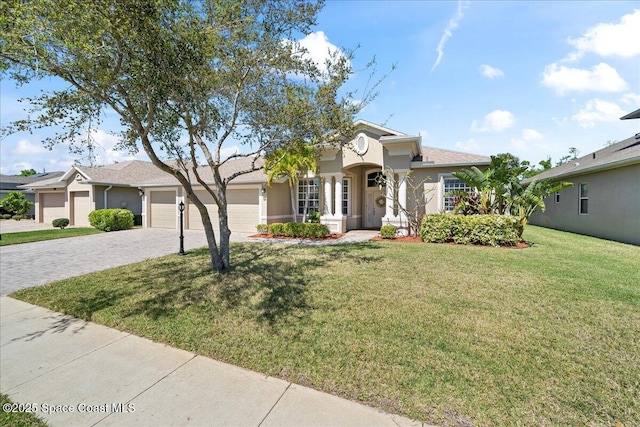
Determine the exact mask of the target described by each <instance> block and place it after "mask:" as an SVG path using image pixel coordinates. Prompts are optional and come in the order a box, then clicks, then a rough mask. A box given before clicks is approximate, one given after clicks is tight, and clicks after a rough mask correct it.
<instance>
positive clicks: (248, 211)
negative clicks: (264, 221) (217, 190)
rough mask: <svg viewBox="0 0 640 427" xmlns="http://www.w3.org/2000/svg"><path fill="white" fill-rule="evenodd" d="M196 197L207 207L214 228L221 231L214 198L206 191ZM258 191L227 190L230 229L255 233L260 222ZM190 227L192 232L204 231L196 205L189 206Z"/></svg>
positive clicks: (200, 192) (197, 192)
mask: <svg viewBox="0 0 640 427" xmlns="http://www.w3.org/2000/svg"><path fill="white" fill-rule="evenodd" d="M196 195H197V196H198V197H199V198H200V200H202V201H203V202H204V203H205V204H206V205H207V210H208V211H209V217H210V218H211V222H212V223H213V228H214V230H216V231H219V228H220V227H219V226H218V207H217V206H216V204H215V202H214V201H213V197H211V196H210V195H209V193H207V192H206V191H196ZM258 209H259V208H258V189H251V190H227V215H228V217H229V229H230V230H231V231H237V232H241V233H253V232H255V231H256V224H258V222H259V210H258ZM188 227H189V228H191V229H192V230H202V228H203V227H202V218H201V217H200V211H199V210H198V208H196V207H195V205H193V204H190V205H189V216H188Z"/></svg>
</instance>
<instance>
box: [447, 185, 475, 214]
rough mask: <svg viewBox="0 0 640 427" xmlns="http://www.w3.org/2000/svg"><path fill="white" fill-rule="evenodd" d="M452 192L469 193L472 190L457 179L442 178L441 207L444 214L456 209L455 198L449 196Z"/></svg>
mask: <svg viewBox="0 0 640 427" xmlns="http://www.w3.org/2000/svg"><path fill="white" fill-rule="evenodd" d="M452 191H466V192H467V193H470V192H471V191H472V188H471V187H469V186H468V185H467V184H465V183H464V182H462V181H460V180H459V179H458V178H444V191H443V192H442V194H443V200H442V206H443V209H444V211H445V212H453V209H454V208H455V207H456V197H455V196H452V195H451V194H450V193H451V192H452Z"/></svg>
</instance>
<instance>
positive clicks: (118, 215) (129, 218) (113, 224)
mask: <svg viewBox="0 0 640 427" xmlns="http://www.w3.org/2000/svg"><path fill="white" fill-rule="evenodd" d="M89 224H91V226H92V227H95V228H97V229H98V230H102V231H117V230H127V229H129V228H133V213H132V212H131V211H130V210H128V209H98V210H95V211H93V212H91V213H90V214H89Z"/></svg>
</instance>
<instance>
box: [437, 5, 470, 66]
mask: <svg viewBox="0 0 640 427" xmlns="http://www.w3.org/2000/svg"><path fill="white" fill-rule="evenodd" d="M467 7H468V2H467V1H463V0H458V10H457V11H456V15H455V16H454V17H453V18H451V20H449V24H448V25H447V28H445V29H444V33H442V37H441V38H440V43H438V47H437V48H436V52H438V58H436V62H435V63H434V64H433V67H431V72H433V70H435V69H436V67H437V66H438V64H440V60H441V59H442V54H443V52H444V45H445V43H447V40H449V38H450V37H451V36H452V35H453V30H455V29H456V28H458V24H459V23H460V21H461V20H462V18H463V17H464V11H465V9H466V8H467Z"/></svg>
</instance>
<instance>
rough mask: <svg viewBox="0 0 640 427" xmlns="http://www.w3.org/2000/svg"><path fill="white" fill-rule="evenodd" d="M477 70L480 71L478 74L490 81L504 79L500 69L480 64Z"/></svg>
mask: <svg viewBox="0 0 640 427" xmlns="http://www.w3.org/2000/svg"><path fill="white" fill-rule="evenodd" d="M478 69H479V70H480V74H482V75H483V76H485V77H487V78H490V79H495V78H496V77H504V72H503V71H502V70H501V69H499V68H495V67H492V66H491V65H487V64H482V65H481V66H480V67H479V68H478Z"/></svg>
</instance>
